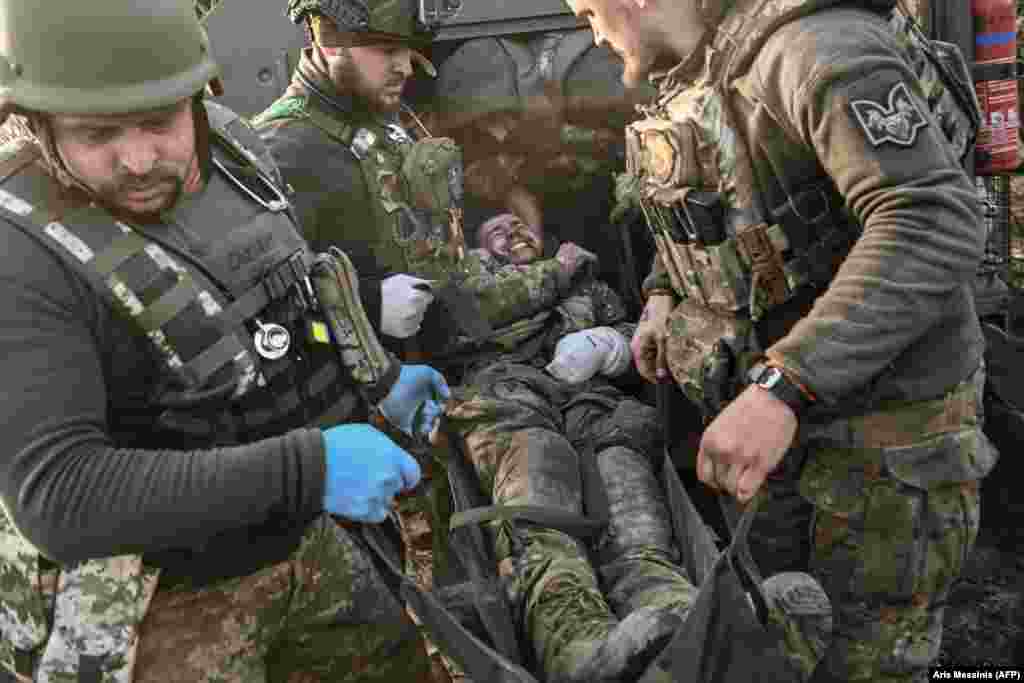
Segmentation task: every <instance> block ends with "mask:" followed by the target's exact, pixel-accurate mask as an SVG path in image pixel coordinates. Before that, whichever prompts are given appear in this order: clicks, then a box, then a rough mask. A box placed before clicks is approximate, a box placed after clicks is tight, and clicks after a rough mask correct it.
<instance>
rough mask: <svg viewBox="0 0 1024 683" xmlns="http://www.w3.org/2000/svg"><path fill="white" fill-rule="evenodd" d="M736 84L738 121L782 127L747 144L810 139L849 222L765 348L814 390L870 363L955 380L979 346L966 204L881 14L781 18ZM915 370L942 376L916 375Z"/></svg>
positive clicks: (834, 396)
mask: <svg viewBox="0 0 1024 683" xmlns="http://www.w3.org/2000/svg"><path fill="white" fill-rule="evenodd" d="M739 87H740V88H741V89H742V88H748V89H749V92H751V93H752V94H753V101H755V102H756V101H760V102H761V104H759V105H757V107H755V111H754V112H753V114H754V117H752V119H751V120H758V117H760V120H765V119H766V118H767V117H771V119H772V120H773V121H776V122H778V124H773V125H780V126H781V128H782V132H783V134H782V135H779V134H776V135H775V136H774V137H773V138H770V139H767V140H766V137H768V136H763V135H762V136H761V137H760V140H761V144H762V145H782V146H792V147H796V146H801V147H803V148H804V149H810V150H813V154H812V155H809V156H810V158H812V159H813V158H815V157H816V158H817V160H818V162H819V163H820V164H821V165H822V167H823V168H824V170H825V171H826V172H827V173H828V175H829V176H831V178H832V180H833V181H834V182H835V184H836V186H837V188H838V190H839V192H840V193H841V194H842V196H843V197H844V198H845V201H846V206H847V208H848V210H850V211H851V212H852V213H853V215H854V216H855V217H856V218H857V219H858V221H859V222H860V223H861V225H863V234H862V236H861V237H860V238H859V239H858V241H857V242H856V244H855V246H854V247H853V249H852V251H851V252H850V254H849V256H848V257H847V258H846V260H845V262H844V263H843V265H842V267H841V269H840V270H839V273H838V275H837V276H836V277H835V279H834V280H833V281H832V283H831V285H830V286H829V288H828V290H827V292H825V293H824V294H823V295H822V296H821V297H820V298H819V299H818V300H817V302H816V303H815V305H814V307H813V310H812V311H811V313H810V314H809V315H808V316H807V317H805V318H804V319H802V320H801V321H800V322H799V323H797V324H796V325H795V327H794V328H793V329H792V330H791V331H790V333H789V334H788V335H787V336H786V337H784V338H783V339H781V340H780V341H778V342H777V343H776V344H775V345H774V346H773V347H772V348H771V349H769V353H771V354H773V355H775V356H777V357H779V358H780V359H782V360H783V362H784V363H785V364H786V365H787V366H788V367H789V368H790V369H791V370H793V371H794V372H795V373H796V374H797V375H798V376H799V377H801V378H802V379H803V380H804V381H805V382H806V383H807V384H808V385H809V386H810V387H811V388H812V389H813V390H814V391H815V392H816V393H817V394H818V395H819V396H820V397H822V398H823V399H825V400H826V401H836V400H839V399H841V398H842V397H843V396H844V394H847V393H848V392H852V391H854V390H856V389H858V388H860V387H863V386H865V385H867V384H868V383H869V382H871V381H873V380H875V379H876V378H877V377H879V376H880V375H881V374H884V373H899V372H904V373H911V372H913V373H914V374H913V375H912V377H913V378H914V379H913V383H911V387H912V388H911V391H915V390H916V391H922V392H930V391H934V390H935V389H938V391H940V392H941V391H943V390H944V389H943V387H948V386H952V385H953V384H955V383H956V382H958V381H960V380H962V379H963V378H964V377H965V376H966V375H967V374H968V373H969V372H970V371H971V370H972V369H973V368H974V367H976V366H977V362H978V360H979V357H980V348H981V347H980V345H979V343H978V341H977V336H978V334H977V324H976V322H975V318H976V315H975V313H974V309H973V304H972V300H971V294H970V282H969V281H970V279H971V278H972V277H973V275H974V273H975V271H976V268H977V266H978V263H979V260H980V258H981V256H982V250H983V240H984V230H983V228H982V227H981V226H982V221H981V214H980V206H979V203H978V201H977V195H976V192H975V189H974V187H973V186H972V184H971V182H970V180H969V179H968V177H967V176H966V174H965V173H964V172H963V171H962V170H961V167H960V165H959V163H958V161H957V160H956V159H954V158H953V154H952V153H951V152H950V151H949V149H948V147H947V145H946V143H945V138H944V137H943V134H942V132H941V131H940V129H939V127H938V125H937V124H936V123H935V121H934V120H933V119H932V118H931V114H930V113H929V109H928V106H927V105H926V103H925V102H924V101H923V99H922V94H921V88H920V84H919V83H918V82H917V81H916V80H915V78H914V76H913V74H912V72H911V71H910V70H909V68H908V66H907V64H906V63H905V62H904V61H903V60H902V59H901V53H900V52H899V51H898V48H897V46H896V44H895V42H894V40H893V38H892V37H891V34H890V33H889V31H888V28H887V26H886V24H885V23H884V22H882V21H881V20H877V19H874V18H872V17H868V16H867V15H866V14H865V13H862V12H856V11H852V10H836V11H832V12H825V13H821V14H819V15H814V16H811V17H808V18H805V19H803V20H800V21H797V22H794V23H793V24H790V25H788V26H786V27H784V28H783V29H782V30H780V31H779V32H778V33H776V34H775V36H773V38H772V39H771V40H770V41H769V42H768V43H767V44H766V47H765V49H764V50H763V52H762V53H761V55H760V56H759V57H758V60H757V61H756V62H755V64H754V68H753V69H752V71H751V73H750V75H749V76H748V77H747V78H746V79H744V80H743V82H742V83H741V84H740V85H739ZM762 107H763V108H764V110H763V111H761V112H758V111H756V109H757V108H762ZM749 125H753V126H755V127H756V124H749ZM755 154H756V152H755ZM779 154H780V155H782V156H785V152H783V151H779ZM949 329H952V330H959V331H957V332H956V335H958V338H955V343H958V342H962V344H963V346H962V347H961V348H956V349H953V348H950V345H949V339H950V335H948V334H946V333H945V332H943V333H942V334H946V336H944V337H942V339H945V340H946V343H944V344H937V343H935V342H931V341H930V339H929V335H930V333H934V334H935V335H937V336H938V335H939V334H940V330H949ZM939 346H941V347H943V348H936V347H939ZM911 367H913V368H914V369H913V370H908V369H906V368H911ZM943 368H947V369H948V370H943ZM925 369H930V370H928V372H939V373H940V374H941V373H942V372H946V371H948V372H950V374H953V375H954V376H953V377H951V378H950V380H951V381H944V383H943V384H940V385H938V386H935V383H934V382H933V383H932V384H931V385H928V382H929V381H930V380H929V379H928V378H927V377H925V375H924V374H923V371H924V370H925ZM914 383H916V386H917V389H914V388H913V387H914V386H915V384H914ZM924 386H927V388H926V389H924V388H921V387H924ZM892 398H906V397H898V396H897V397H892Z"/></svg>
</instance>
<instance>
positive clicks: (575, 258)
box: [555, 242, 597, 278]
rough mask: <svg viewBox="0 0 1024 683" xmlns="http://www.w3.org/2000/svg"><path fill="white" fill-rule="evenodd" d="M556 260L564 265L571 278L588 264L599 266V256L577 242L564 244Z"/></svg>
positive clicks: (556, 255) (557, 253) (563, 267)
mask: <svg viewBox="0 0 1024 683" xmlns="http://www.w3.org/2000/svg"><path fill="white" fill-rule="evenodd" d="M555 260H557V261H558V262H559V263H560V264H562V269H563V270H564V271H565V273H566V275H567V276H568V277H569V278H572V277H573V276H574V275H576V273H577V272H579V270H580V268H583V267H584V266H586V265H588V264H593V265H597V255H596V254H594V252H592V251H587V250H586V249H584V248H583V247H581V246H580V245H578V244H576V243H575V242H563V243H562V245H561V246H559V247H558V251H557V252H556V253H555Z"/></svg>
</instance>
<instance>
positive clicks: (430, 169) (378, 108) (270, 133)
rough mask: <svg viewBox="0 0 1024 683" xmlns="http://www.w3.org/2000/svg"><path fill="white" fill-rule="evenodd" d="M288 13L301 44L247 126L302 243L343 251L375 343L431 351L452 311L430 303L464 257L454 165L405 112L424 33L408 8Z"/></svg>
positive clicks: (316, 1)
mask: <svg viewBox="0 0 1024 683" xmlns="http://www.w3.org/2000/svg"><path fill="white" fill-rule="evenodd" d="M286 13H287V15H288V17H289V18H290V19H291V20H292V21H294V22H296V23H298V24H304V25H305V27H306V29H307V34H308V36H309V41H310V46H309V47H308V48H307V49H305V50H304V51H303V53H302V56H301V58H300V61H299V65H298V67H297V68H296V70H295V74H294V76H293V80H292V83H291V85H290V86H289V87H288V89H287V90H286V92H285V93H284V95H283V96H282V97H281V98H279V99H278V100H277V101H276V102H274V103H273V104H271V105H270V107H268V108H267V109H266V110H265V111H264V112H263V113H261V114H260V115H258V116H257V117H256V118H255V119H254V124H255V125H256V127H257V129H258V130H259V131H260V134H261V136H262V137H263V139H264V141H265V142H266V144H267V146H268V147H269V148H270V150H271V152H272V153H273V155H274V157H275V158H276V159H277V161H278V163H279V164H280V166H281V170H282V173H283V174H284V177H285V180H287V182H288V183H289V184H290V185H291V186H292V187H293V188H294V189H295V191H296V206H297V208H298V211H299V213H300V215H302V216H303V219H304V220H303V224H304V229H305V230H306V234H307V237H308V238H309V239H310V241H311V242H312V243H313V244H314V246H317V245H324V246H326V245H337V246H339V247H341V248H343V249H345V251H346V252H347V253H349V254H350V255H351V257H352V259H353V261H354V263H355V265H356V267H357V268H358V269H359V271H360V273H361V274H362V275H363V278H362V280H361V283H362V294H363V297H364V301H365V304H366V308H367V311H368V313H369V316H370V319H371V321H372V322H373V324H374V325H375V326H377V327H378V329H379V330H380V332H381V333H382V334H383V335H384V343H385V344H387V345H389V346H392V347H394V348H401V349H404V350H407V351H408V350H413V349H415V351H416V352H420V351H424V350H435V349H438V348H440V347H441V346H443V345H444V344H445V343H446V342H447V340H448V339H449V336H448V332H449V331H452V330H455V329H456V328H457V327H458V325H457V324H456V322H458V320H459V319H458V315H459V313H460V311H458V310H455V311H452V310H451V307H446V306H441V305H440V302H439V303H437V304H435V303H434V302H435V296H437V295H439V294H440V292H441V291H442V290H443V288H444V285H445V284H447V283H449V282H451V279H452V277H456V276H457V275H458V274H459V272H460V268H461V265H460V264H461V260H462V256H463V253H464V246H463V245H464V240H463V234H462V207H461V200H462V158H461V152H460V150H459V148H458V147H457V146H456V145H455V143H454V142H453V141H452V140H451V139H450V138H443V137H432V136H431V135H430V131H429V130H427V128H426V127H425V126H424V125H423V122H422V121H421V119H419V118H418V117H416V115H415V114H414V113H413V112H412V110H411V109H409V108H408V107H406V106H405V105H404V104H403V103H402V91H403V89H404V87H405V86H406V84H407V82H408V80H409V79H410V77H411V76H412V75H413V68H414V67H415V66H420V67H421V68H422V69H423V70H424V71H425V72H426V73H427V74H428V75H430V76H434V75H435V71H434V67H433V65H431V63H430V62H429V61H428V60H427V58H426V57H424V56H423V55H422V54H421V53H420V52H419V51H418V49H417V48H419V47H421V46H423V45H425V44H426V43H427V42H428V41H429V38H430V35H431V31H430V29H429V27H428V26H427V25H425V24H424V23H423V22H422V21H421V15H420V13H419V10H418V7H417V4H416V2H415V1H414V0H290V1H289V2H288V5H287V10H286ZM449 291H450V290H449ZM446 303H447V302H446ZM432 304H433V305H432ZM453 315H455V316H456V319H455V320H453V319H452V316H453ZM464 318H465V316H463V319H464ZM421 331H422V334H421V335H420V336H416V335H418V334H420V333H421ZM398 340H409V341H406V342H399V341H398Z"/></svg>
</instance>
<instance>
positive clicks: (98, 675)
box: [78, 655, 106, 683]
mask: <svg viewBox="0 0 1024 683" xmlns="http://www.w3.org/2000/svg"><path fill="white" fill-rule="evenodd" d="M105 659H106V657H105V656H104V655H79V657H78V683H103V662H104V660H105Z"/></svg>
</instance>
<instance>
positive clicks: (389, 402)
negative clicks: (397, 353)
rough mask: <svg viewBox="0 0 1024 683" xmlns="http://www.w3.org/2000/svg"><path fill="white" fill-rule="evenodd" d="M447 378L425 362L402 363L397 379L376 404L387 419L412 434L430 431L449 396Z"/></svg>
mask: <svg viewBox="0 0 1024 683" xmlns="http://www.w3.org/2000/svg"><path fill="white" fill-rule="evenodd" d="M451 395H452V392H451V389H449V388H448V382H446V381H445V379H444V377H443V376H442V375H441V373H440V372H438V371H437V370H435V369H434V368H432V367H430V366H429V365H403V366H402V370H401V373H400V374H399V375H398V381H396V382H395V385H394V386H393V387H391V391H389V392H388V395H387V396H385V397H384V400H383V401H381V402H380V404H379V405H378V406H377V407H378V408H380V412H381V414H382V415H383V416H384V417H385V418H386V419H387V421H388V422H390V423H391V424H393V425H394V426H396V427H398V428H399V429H401V430H402V431H403V432H405V433H406V434H408V435H409V436H412V437H417V436H418V437H422V438H424V439H427V438H430V432H431V431H433V429H434V425H435V424H436V423H437V420H438V419H439V418H440V417H441V412H442V411H443V410H444V404H443V401H447V400H448V399H449V398H451Z"/></svg>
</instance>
